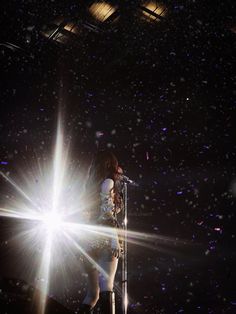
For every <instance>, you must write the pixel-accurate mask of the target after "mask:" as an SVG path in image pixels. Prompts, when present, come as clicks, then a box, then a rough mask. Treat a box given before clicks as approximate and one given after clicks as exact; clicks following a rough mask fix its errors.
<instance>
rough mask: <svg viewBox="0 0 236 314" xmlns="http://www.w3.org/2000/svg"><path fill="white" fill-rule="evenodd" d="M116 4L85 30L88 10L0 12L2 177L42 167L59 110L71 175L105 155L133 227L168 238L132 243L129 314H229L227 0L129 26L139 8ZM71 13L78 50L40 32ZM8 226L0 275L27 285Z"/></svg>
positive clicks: (57, 6)
mask: <svg viewBox="0 0 236 314" xmlns="http://www.w3.org/2000/svg"><path fill="white" fill-rule="evenodd" d="M112 3H114V4H117V5H118V6H120V8H121V9H122V14H121V18H120V20H119V21H118V22H117V23H116V24H114V25H113V24H112V25H103V26H102V27H99V28H98V31H97V32H93V31H88V30H87V29H86V28H83V23H84V22H86V19H88V18H89V17H88V13H87V11H86V9H87V7H88V6H89V4H91V1H90V2H86V1H83V2H82V1H21V0H19V1H9V2H5V1H3V2H1V6H2V9H1V25H0V34H1V46H0V56H1V63H0V65H1V72H0V73H1V97H0V102H1V107H0V143H1V144H0V162H1V164H0V167H1V171H3V172H4V173H8V174H10V175H11V174H12V175H15V174H16V172H17V169H18V168H19V167H20V164H21V162H22V160H24V162H26V163H27V162H29V163H30V162H31V161H32V160H36V159H35V154H37V156H39V157H40V158H41V160H42V161H43V160H44V161H47V160H50V158H51V157H50V156H51V155H50V153H51V151H52V147H53V143H54V140H55V132H56V123H57V116H58V108H59V107H61V108H62V110H63V113H64V121H65V133H66V140H68V141H69V140H72V160H73V163H75V164H77V165H78V166H79V167H80V169H81V173H85V172H86V170H87V167H88V165H89V162H90V160H91V158H92V155H93V153H94V151H96V149H97V148H111V149H112V151H113V152H114V153H115V154H116V155H117V157H118V159H119V161H120V164H121V166H122V167H123V168H124V171H125V172H126V174H127V175H128V176H129V177H131V178H133V179H134V180H136V181H137V182H138V183H139V184H140V188H130V191H129V214H128V221H129V228H130V229H132V230H136V231H141V232H148V233H153V234H156V235H160V236H166V237H169V238H170V241H168V242H164V243H163V242H162V241H160V242H158V241H157V242H156V243H154V246H155V249H151V248H144V247H140V246H137V245H129V261H128V269H129V285H128V290H129V295H130V297H131V298H132V302H131V305H130V308H129V313H144V312H147V313H153V314H154V313H235V312H236V291H235V272H234V267H235V266H233V265H235V197H236V173H235V170H236V166H235V165H236V164H235V153H236V145H235V135H236V134H235V120H234V119H235V118H234V113H235V105H236V103H235V85H234V80H233V78H234V71H233V66H235V64H234V63H235V62H234V61H235V58H234V56H235V36H236V34H235V26H236V22H235V17H234V13H233V12H234V9H235V5H234V1H223V2H218V1H197V0H196V1H165V2H164V3H165V5H166V6H167V8H168V14H167V15H166V16H165V18H164V19H163V21H161V22H160V23H154V24H150V23H148V22H147V21H141V20H140V19H139V18H138V15H137V14H136V12H137V8H138V7H139V5H140V3H141V2H140V1H120V2H119V1H112ZM77 12H79V14H80V17H79V19H81V21H82V22H81V24H80V26H81V35H80V36H78V38H77V39H76V40H75V42H73V43H71V42H68V43H67V44H64V45H63V44H61V45H60V44H57V43H55V42H53V40H47V39H45V38H44V37H43V36H42V34H40V33H39V30H40V29H41V28H42V27H43V25H45V24H48V23H50V22H52V21H53V20H54V19H55V18H56V17H57V16H64V17H67V18H68V19H71V18H73V17H75V16H76V15H77ZM31 26H34V31H33V32H31V31H30V27H31ZM6 42H10V43H14V44H15V45H17V46H19V47H20V48H21V49H13V50H12V49H9V47H7V45H6ZM99 132H100V133H99ZM1 186H2V188H1V201H4V200H5V198H6V194H7V192H6V190H7V187H6V183H5V182H4V180H3V179H1ZM0 206H1V205H0ZM17 223H18V222H12V221H11V222H9V221H8V220H7V219H6V218H1V222H0V224H1V231H0V232H1V247H0V251H1V255H2V256H3V255H4V265H5V266H4V267H3V268H2V269H4V273H1V274H0V275H1V277H4V276H5V277H7V276H9V277H17V276H19V277H20V278H21V279H25V278H24V275H23V274H22V275H21V276H20V275H19V273H17V272H15V271H14V267H13V266H12V260H13V259H14V251H12V250H10V249H9V248H7V242H6V240H7V236H9V233H11V232H14V231H12V230H14V229H13V228H14V226H15V224H17ZM176 239H182V240H186V244H178V241H177V242H176V241H175V240H176ZM176 243H177V244H176ZM181 243H182V242H181ZM6 252H7V254H6ZM120 266H121V263H120V265H119V269H118V272H117V277H116V280H117V282H119V280H120V275H121V274H120V271H121V268H120ZM73 278H74V282H71V283H69V285H68V286H69V287H70V288H69V289H68V290H66V287H65V286H63V285H61V286H60V287H59V288H58V287H57V289H56V290H57V291H56V292H55V291H52V292H51V295H53V296H54V297H55V298H56V299H57V300H58V301H59V302H61V303H62V304H64V305H66V306H67V307H68V308H71V309H75V308H76V304H77V303H76V302H78V301H82V299H83V297H84V294H85V291H86V281H85V277H84V276H83V274H82V273H81V272H80V270H79V269H75V274H74V276H73ZM75 278H76V279H75ZM117 302H120V300H119V298H118V300H117Z"/></svg>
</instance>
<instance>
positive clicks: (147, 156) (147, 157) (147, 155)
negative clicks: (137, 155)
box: [146, 152, 149, 160]
mask: <svg viewBox="0 0 236 314" xmlns="http://www.w3.org/2000/svg"><path fill="white" fill-rule="evenodd" d="M146 159H147V160H149V154H148V152H146Z"/></svg>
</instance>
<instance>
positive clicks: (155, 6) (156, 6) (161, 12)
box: [141, 1, 167, 22]
mask: <svg viewBox="0 0 236 314" xmlns="http://www.w3.org/2000/svg"><path fill="white" fill-rule="evenodd" d="M141 9H142V14H143V16H144V17H145V18H146V19H147V20H149V21H150V22H151V21H156V22H159V21H161V19H162V18H163V17H164V16H165V15H166V11H167V9H166V6H165V5H164V4H161V3H159V2H157V1H146V2H145V3H144V5H143V6H141Z"/></svg>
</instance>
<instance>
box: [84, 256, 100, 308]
mask: <svg viewBox="0 0 236 314" xmlns="http://www.w3.org/2000/svg"><path fill="white" fill-rule="evenodd" d="M93 258H94V257H93ZM94 259H95V261H96V258H94ZM85 271H86V272H87V274H88V277H87V294H86V296H85V298H84V300H83V303H85V304H90V305H91V306H92V307H94V306H95V305H96V303H97V301H98V299H99V272H98V270H97V269H95V268H94V267H93V266H92V264H91V263H90V262H89V261H86V262H85Z"/></svg>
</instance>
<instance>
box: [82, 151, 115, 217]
mask: <svg viewBox="0 0 236 314" xmlns="http://www.w3.org/2000/svg"><path fill="white" fill-rule="evenodd" d="M107 178H111V179H112V180H113V181H114V193H115V194H114V203H115V206H116V207H119V206H120V202H121V200H120V195H119V193H118V190H117V188H116V181H117V179H118V160H117V158H116V156H115V155H114V154H113V153H112V152H111V151H109V150H100V151H97V152H96V153H95V154H94V156H93V160H92V162H91V164H90V167H89V172H88V178H87V182H86V185H85V191H86V195H87V197H86V198H87V201H88V203H89V204H88V207H87V208H88V209H89V211H90V213H91V215H92V216H96V215H97V214H98V212H97V211H98V210H99V205H100V194H99V193H100V189H101V184H102V182H103V181H104V180H105V179H107Z"/></svg>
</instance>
